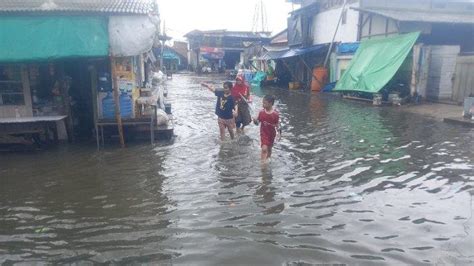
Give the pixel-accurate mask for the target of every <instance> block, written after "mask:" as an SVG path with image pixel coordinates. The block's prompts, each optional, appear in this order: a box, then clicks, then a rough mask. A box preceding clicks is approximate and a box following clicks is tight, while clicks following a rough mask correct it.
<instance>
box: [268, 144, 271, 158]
mask: <svg viewBox="0 0 474 266" xmlns="http://www.w3.org/2000/svg"><path fill="white" fill-rule="evenodd" d="M267 149H268V151H267V159H270V157H272V146H268V148H267Z"/></svg>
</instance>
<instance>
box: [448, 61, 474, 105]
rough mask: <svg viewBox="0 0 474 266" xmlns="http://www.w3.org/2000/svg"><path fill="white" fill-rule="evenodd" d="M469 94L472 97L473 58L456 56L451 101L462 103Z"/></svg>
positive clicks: (473, 82)
mask: <svg viewBox="0 0 474 266" xmlns="http://www.w3.org/2000/svg"><path fill="white" fill-rule="evenodd" d="M470 94H473V95H474V56H458V58H457V60H456V72H455V76H454V87H453V98H452V99H453V101H456V102H459V103H462V102H463V101H464V98H465V97H467V96H469V95H470Z"/></svg>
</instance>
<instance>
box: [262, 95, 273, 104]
mask: <svg viewBox="0 0 474 266" xmlns="http://www.w3.org/2000/svg"><path fill="white" fill-rule="evenodd" d="M263 99H264V100H265V101H267V102H269V103H270V104H271V105H273V104H274V103H275V96H273V95H270V94H267V95H265V96H264V97H263Z"/></svg>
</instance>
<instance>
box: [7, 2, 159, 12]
mask: <svg viewBox="0 0 474 266" xmlns="http://www.w3.org/2000/svg"><path fill="white" fill-rule="evenodd" d="M154 7H155V5H154V3H153V1H152V0H0V13H24V12H48V13H49V12H66V13H75V12H79V13H81V12H99V13H121V14H148V13H150V12H152V11H153V9H154Z"/></svg>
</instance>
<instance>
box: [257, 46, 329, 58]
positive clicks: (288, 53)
mask: <svg viewBox="0 0 474 266" xmlns="http://www.w3.org/2000/svg"><path fill="white" fill-rule="evenodd" d="M327 48H328V45H327V44H318V45H313V46H310V47H306V48H291V49H286V50H281V51H268V52H267V53H266V54H265V55H264V56H263V58H264V59H267V60H268V59H284V58H290V57H293V56H299V55H304V54H307V53H313V52H318V53H320V52H325V51H327Z"/></svg>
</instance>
